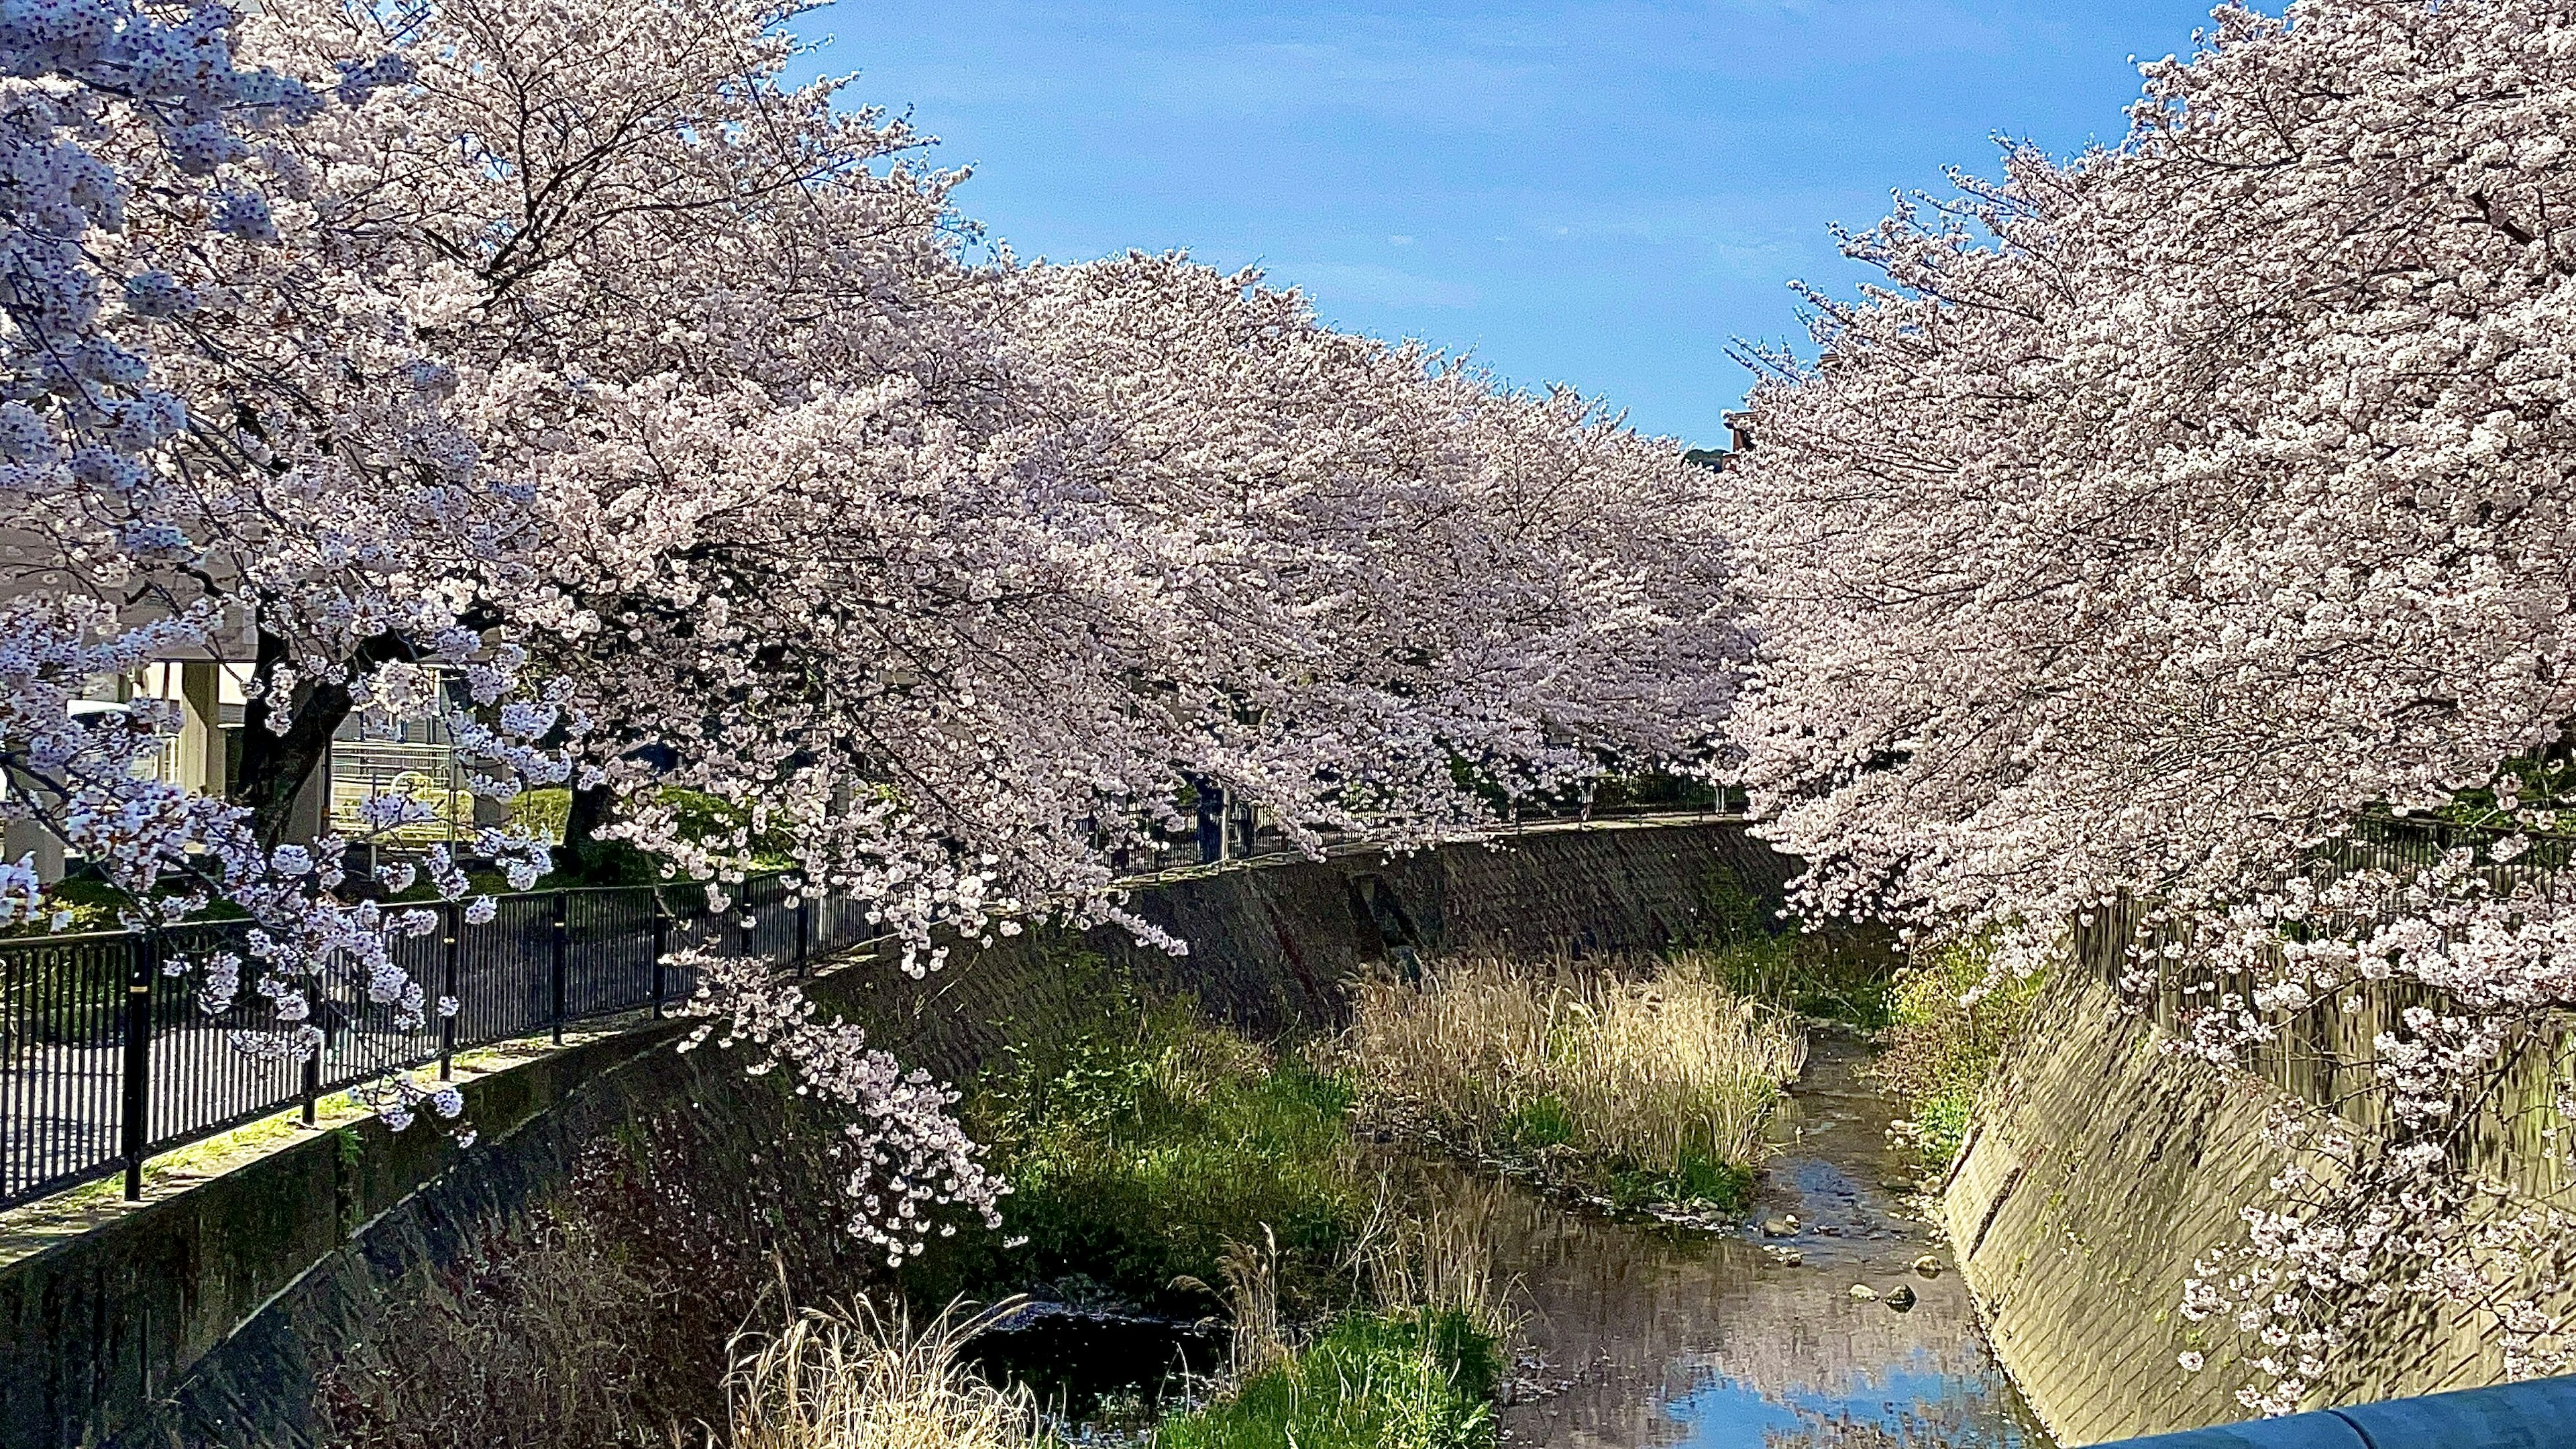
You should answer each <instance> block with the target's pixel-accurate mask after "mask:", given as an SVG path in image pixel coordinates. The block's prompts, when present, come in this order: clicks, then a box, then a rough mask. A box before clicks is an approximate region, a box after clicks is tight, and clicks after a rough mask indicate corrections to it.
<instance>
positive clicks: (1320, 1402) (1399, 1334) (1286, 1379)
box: [1154, 1309, 1502, 1449]
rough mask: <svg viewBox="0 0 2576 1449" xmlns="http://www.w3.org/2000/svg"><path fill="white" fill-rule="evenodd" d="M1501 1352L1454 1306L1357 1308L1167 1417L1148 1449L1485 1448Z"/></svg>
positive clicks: (1489, 1435)
mask: <svg viewBox="0 0 2576 1449" xmlns="http://www.w3.org/2000/svg"><path fill="white" fill-rule="evenodd" d="M1501 1375H1502V1353H1501V1349H1500V1345H1499V1344H1498V1343H1497V1341H1496V1340H1495V1338H1494V1337H1493V1335H1491V1334H1490V1333H1487V1332H1486V1331H1485V1330H1484V1329H1482V1328H1480V1327H1479V1326H1477V1324H1476V1323H1475V1322H1474V1321H1473V1320H1472V1319H1471V1318H1470V1317H1469V1316H1468V1315H1467V1314H1466V1313H1463V1312H1459V1311H1456V1310H1447V1311H1440V1310H1433V1311H1415V1310H1402V1309H1399V1310H1394V1311H1390V1312H1384V1313H1362V1314H1353V1315H1352V1316H1350V1317H1347V1318H1344V1319H1343V1320H1341V1321H1340V1322H1339V1323H1336V1324H1334V1325H1333V1327H1332V1328H1331V1329H1330V1330H1328V1331H1327V1332H1326V1333H1325V1334H1324V1336H1323V1337H1321V1338H1319V1339H1317V1340H1316V1341H1315V1342H1314V1343H1313V1344H1312V1345H1310V1346H1309V1347H1308V1348H1307V1349H1306V1351H1305V1352H1304V1353H1302V1354H1299V1355H1298V1356H1297V1357H1296V1358H1295V1359H1294V1360H1293V1361H1291V1362H1288V1363H1285V1364H1281V1365H1278V1366H1276V1367H1272V1368H1269V1369H1266V1370H1264V1371H1261V1372H1258V1373H1255V1374H1252V1375H1250V1376H1249V1377H1247V1378H1245V1379H1244V1380H1243V1381H1242V1382H1241V1384H1240V1385H1239V1386H1238V1387H1237V1388H1236V1390H1235V1392H1234V1393H1233V1394H1232V1395H1230V1396H1228V1397H1227V1398H1225V1399H1223V1400H1221V1401H1219V1402H1217V1403H1214V1404H1211V1405H1209V1406H1207V1407H1205V1408H1202V1409H1197V1410H1193V1411H1190V1412H1187V1413H1182V1414H1177V1415H1174V1416H1173V1417H1171V1418H1169V1419H1166V1420H1165V1421H1164V1422H1163V1424H1162V1426H1161V1427H1160V1428H1159V1429H1157V1430H1156V1431H1155V1433H1154V1445H1155V1449H1291V1446H1293V1449H1481V1446H1485V1445H1490V1444H1492V1443H1493V1442H1494V1411H1493V1406H1492V1400H1493V1394H1494V1387H1495V1384H1496V1383H1497V1382H1498V1381H1499V1380H1500V1378H1501Z"/></svg>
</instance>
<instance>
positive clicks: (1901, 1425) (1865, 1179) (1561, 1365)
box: [1426, 1038, 2049, 1449]
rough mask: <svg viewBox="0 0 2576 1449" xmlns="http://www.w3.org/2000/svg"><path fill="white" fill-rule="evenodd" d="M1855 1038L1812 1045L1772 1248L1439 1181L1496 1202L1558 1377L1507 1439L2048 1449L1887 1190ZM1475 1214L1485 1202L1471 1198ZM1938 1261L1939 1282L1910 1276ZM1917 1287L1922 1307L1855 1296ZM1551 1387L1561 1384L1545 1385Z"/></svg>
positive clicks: (1787, 1135)
mask: <svg viewBox="0 0 2576 1449" xmlns="http://www.w3.org/2000/svg"><path fill="white" fill-rule="evenodd" d="M1864 1060H1865V1056H1864V1053H1863V1051H1862V1049H1861V1048H1860V1047H1859V1046H1858V1045H1857V1044H1855V1043H1851V1042H1848V1041H1839V1040H1833V1039H1827V1038H1819V1039H1818V1040H1817V1041H1816V1042H1815V1043H1814V1046H1813V1049H1812V1051H1811V1053H1810V1062H1809V1066H1808V1069H1807V1075H1806V1077H1805V1078H1804V1079H1803V1080H1802V1081H1801V1082H1800V1084H1799V1089H1798V1092H1797V1095H1796V1097H1795V1099H1794V1100H1793V1102H1791V1103H1790V1104H1788V1105H1787V1107H1786V1108H1785V1109H1784V1110H1783V1111H1782V1112H1781V1113H1780V1115H1779V1118H1778V1119H1777V1122H1776V1125H1775V1133H1776V1135H1777V1137H1778V1139H1779V1141H1780V1142H1781V1144H1782V1152H1781V1155H1780V1156H1779V1157H1778V1158H1777V1159H1775V1160H1774V1162H1773V1163H1772V1165H1771V1169H1770V1171H1769V1172H1768V1173H1767V1174H1766V1177H1765V1182H1764V1186H1763V1188H1762V1195H1761V1198H1760V1200H1759V1202H1758V1203H1757V1205H1756V1211H1755V1218H1756V1220H1757V1221H1759V1220H1761V1219H1763V1218H1778V1217H1785V1216H1789V1215H1794V1216H1795V1218H1796V1219H1797V1223H1798V1227H1799V1231H1798V1232H1797V1233H1796V1235H1795V1236H1794V1237H1792V1238H1788V1239H1785V1240H1783V1241H1782V1243H1781V1244H1780V1245H1781V1246H1786V1247H1792V1248H1794V1249H1795V1250H1796V1251H1797V1253H1798V1254H1799V1255H1800V1256H1801V1257H1802V1258H1803V1260H1804V1261H1803V1262H1802V1263H1800V1264H1798V1265H1795V1266H1791V1265H1789V1264H1787V1263H1785V1262H1782V1261H1780V1259H1779V1258H1778V1257H1777V1256H1776V1255H1773V1254H1768V1253H1765V1252H1764V1250H1763V1247H1762V1245H1761V1244H1760V1243H1759V1242H1757V1241H1755V1240H1754V1239H1753V1238H1751V1237H1750V1236H1747V1237H1722V1236H1716V1235H1710V1234H1699V1233H1687V1232H1682V1231H1679V1230H1674V1229H1666V1228H1661V1227H1655V1226H1650V1225H1636V1224H1627V1223H1615V1222H1605V1221H1602V1220H1599V1219H1597V1218H1594V1217H1591V1216H1588V1215H1585V1214H1581V1213H1577V1212H1573V1211H1569V1210H1568V1209H1566V1208H1565V1207H1563V1206H1562V1205H1559V1204H1557V1203H1555V1202H1552V1201H1550V1200H1547V1199H1545V1198H1542V1197H1539V1196H1537V1195H1536V1194H1534V1193H1531V1192H1529V1191H1526V1190H1524V1189H1522V1188H1519V1187H1517V1186H1509V1185H1507V1186H1506V1187H1505V1190H1504V1191H1503V1192H1502V1193H1501V1194H1499V1195H1496V1194H1495V1192H1494V1188H1493V1187H1492V1186H1491V1185H1490V1179H1487V1180H1484V1181H1479V1180H1477V1179H1475V1178H1473V1177H1470V1176H1468V1175H1467V1174H1465V1173H1464V1172H1462V1171H1459V1170H1457V1169H1447V1171H1448V1173H1449V1178H1448V1181H1447V1182H1446V1183H1445V1184H1441V1183H1439V1182H1438V1180H1437V1177H1436V1174H1438V1173H1439V1172H1441V1171H1442V1170H1443V1169H1440V1168H1436V1167H1435V1168H1430V1169H1426V1170H1427V1171H1430V1172H1432V1173H1434V1174H1435V1179H1434V1181H1433V1182H1431V1183H1427V1184H1426V1186H1428V1187H1431V1189H1432V1190H1434V1191H1445V1192H1448V1193H1452V1194H1455V1195H1456V1196H1457V1197H1458V1198H1459V1199H1466V1198H1470V1197H1473V1198H1481V1199H1485V1200H1486V1201H1489V1202H1491V1203H1492V1204H1493V1206H1492V1208H1491V1209H1490V1211H1491V1212H1492V1218H1493V1220H1492V1223H1491V1229H1492V1231H1493V1233H1494V1245H1495V1248H1496V1258H1497V1261H1498V1263H1499V1264H1500V1265H1502V1267H1503V1269H1504V1271H1506V1272H1509V1273H1516V1274H1518V1275H1519V1278H1520V1283H1521V1307H1522V1309H1523V1311H1524V1312H1526V1313H1527V1314H1528V1315H1529V1324H1528V1328H1527V1336H1528V1338H1529V1340H1530V1343H1531V1345H1532V1347H1533V1348H1535V1349H1536V1350H1538V1352H1539V1353H1541V1354H1542V1355H1544V1357H1545V1359H1546V1360H1547V1361H1548V1363H1549V1364H1550V1365H1551V1367H1549V1368H1547V1369H1543V1370H1539V1371H1537V1372H1536V1373H1535V1374H1534V1375H1532V1377H1534V1378H1536V1379H1537V1380H1539V1383H1538V1385H1537V1387H1538V1388H1539V1389H1540V1390H1542V1392H1540V1393H1538V1394H1537V1395H1536V1396H1532V1395H1531V1393H1530V1392H1529V1390H1528V1388H1527V1387H1524V1388H1523V1389H1522V1390H1521V1391H1520V1392H1519V1393H1517V1394H1516V1395H1515V1397H1516V1398H1518V1399H1519V1401H1518V1402H1514V1403H1512V1404H1509V1405H1508V1406H1506V1407H1505V1409H1504V1410H1503V1413H1502V1427H1503V1431H1504V1434H1505V1435H1506V1436H1507V1437H1506V1438H1505V1440H1504V1442H1505V1443H1506V1444H1509V1445H1513V1446H1528V1445H1546V1446H1552V1449H1557V1446H1561V1449H1645V1446H1650V1445H1652V1446H1705V1449H1736V1446H1746V1449H1769V1446H1778V1449H1790V1446H1818V1449H1822V1446H1829V1445H1830V1446H1852V1449H1862V1446H1872V1449H1874V1446H1896V1445H1904V1446H1908V1449H1933V1446H1939V1449H2023V1446H2030V1449H2045V1446H2046V1445H2048V1443H2049V1440H2048V1438H2047V1435H2046V1434H2045V1432H2044V1431H2042V1430H2040V1429H2039V1428H2038V1427H2037V1425H2036V1424H2035V1423H2034V1422H2033V1421H2032V1420H2031V1419H2030V1417H2029V1415H2028V1413H2027V1411H2025V1410H2024V1409H2023V1408H2022V1406H2021V1403H2020V1400H2019V1398H2018V1397H2017V1396H2016V1395H2015V1394H2014V1392H2013V1390H2012V1388H2011V1386H2010V1384H2009V1383H2007V1382H2006V1381H2005V1379H2004V1377H2003V1375H2002V1373H2001V1372H2000V1371H1999V1370H1998V1369H1997V1368H1996V1366H1995V1363H1994V1360H1993V1358H1992V1356H1991V1355H1990V1354H1989V1353H1988V1352H1987V1350H1986V1348H1985V1345H1984V1343H1983V1342H1982V1340H1981V1339H1980V1337H1979V1336H1978V1333H1977V1330H1976V1327H1975V1322H1974V1319H1973V1317H1972V1315H1971V1312H1970V1309H1969V1306H1968V1299H1967V1293H1966V1290H1965V1289H1964V1287H1963V1286H1962V1285H1961V1284H1960V1282H1959V1279H1958V1276H1957V1274H1955V1273H1953V1272H1950V1271H1948V1266H1947V1265H1948V1258H1947V1253H1946V1249H1945V1248H1944V1247H1943V1246H1942V1245H1941V1244H1940V1243H1939V1242H1938V1240H1937V1235H1936V1234H1935V1233H1934V1232H1933V1230H1932V1229H1931V1228H1930V1227H1929V1226H1928V1225H1926V1224H1924V1223H1921V1222H1917V1221H1912V1220H1910V1219H1907V1218H1905V1217H1902V1216H1900V1215H1899V1213H1900V1212H1901V1210H1902V1201H1901V1198H1900V1196H1899V1194H1898V1193H1896V1192H1893V1191H1891V1190H1890V1189H1889V1188H1887V1187H1886V1186H1883V1185H1882V1184H1883V1183H1885V1182H1887V1181H1889V1180H1890V1179H1892V1178H1895V1177H1897V1176H1898V1175H1900V1174H1901V1173H1902V1171H1903V1169H1904V1166H1905V1164H1904V1161H1903V1159H1902V1157H1901V1156H1900V1155H1898V1154H1897V1153H1896V1152H1895V1151H1893V1150H1892V1149H1890V1148H1889V1147H1888V1145H1887V1143H1886V1140H1885V1132H1886V1126H1887V1122H1888V1118H1889V1116H1890V1112H1889V1109H1888V1106H1887V1104H1886V1103H1885V1102H1884V1101H1883V1100H1882V1099H1880V1098H1879V1097H1878V1096H1877V1095H1876V1094H1875V1093H1873V1092H1871V1091H1869V1090H1868V1089H1867V1088H1865V1087H1864V1086H1863V1085H1861V1084H1860V1083H1859V1082H1858V1081H1857V1080H1856V1079H1855V1076H1854V1069H1855V1068H1856V1067H1857V1066H1859V1065H1860V1064H1861V1063H1862V1062H1863V1061H1864ZM1479 1206H1480V1207H1482V1206H1483V1203H1480V1204H1479ZM1925 1253H1933V1254H1935V1255H1936V1256H1939V1257H1940V1258H1941V1260H1942V1264H1943V1271H1942V1272H1941V1274H1940V1275H1939V1276H1938V1277H1931V1278H1927V1277H1924V1276H1922V1275H1921V1274H1919V1273H1917V1272H1915V1271H1914V1270H1913V1268H1912V1267H1911V1265H1912V1263H1913V1262H1914V1260H1915V1259H1916V1258H1918V1257H1920V1256H1921V1255H1923V1254H1925ZM1856 1284H1866V1285H1868V1286H1870V1287H1871V1288H1872V1289H1873V1290H1875V1291H1877V1292H1879V1293H1881V1294H1886V1293H1889V1292H1892V1291H1893V1290H1895V1289H1897V1288H1899V1287H1904V1288H1910V1289H1911V1290H1912V1292H1913V1294H1914V1303H1913V1306H1912V1308H1911V1310H1910V1311H1905V1312H1900V1311H1898V1310H1897V1309H1895V1308H1893V1307H1891V1306H1889V1304H1888V1303H1887V1302H1885V1301H1883V1299H1859V1298H1855V1297H1853V1296H1852V1292H1851V1290H1852V1288H1853V1286H1854V1285H1856ZM1545 1390H1553V1392H1545Z"/></svg>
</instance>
